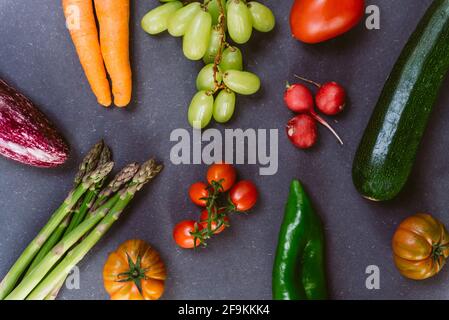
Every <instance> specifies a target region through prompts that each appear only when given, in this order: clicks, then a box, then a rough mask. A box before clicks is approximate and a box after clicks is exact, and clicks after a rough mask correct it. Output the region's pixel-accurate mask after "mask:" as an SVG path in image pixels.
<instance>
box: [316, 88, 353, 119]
mask: <svg viewBox="0 0 449 320" xmlns="http://www.w3.org/2000/svg"><path fill="white" fill-rule="evenodd" d="M315 101H316V106H317V108H318V109H319V110H320V111H321V112H322V113H324V114H327V115H329V116H334V115H336V114H339V113H340V112H342V111H343V109H344V108H345V105H346V91H345V89H344V88H343V87H342V86H341V85H339V84H338V83H336V82H334V81H333V82H328V83H325V84H323V85H322V86H321V87H320V89H319V90H318V93H317V94H316V97H315Z"/></svg>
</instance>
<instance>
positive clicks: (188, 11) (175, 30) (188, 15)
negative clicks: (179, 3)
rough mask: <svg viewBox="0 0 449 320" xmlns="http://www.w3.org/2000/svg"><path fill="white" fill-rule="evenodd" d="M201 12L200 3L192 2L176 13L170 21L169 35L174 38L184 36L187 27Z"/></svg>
mask: <svg viewBox="0 0 449 320" xmlns="http://www.w3.org/2000/svg"><path fill="white" fill-rule="evenodd" d="M200 10H201V4H200V3H199V2H192V3H189V4H188V5H186V6H185V7H184V8H181V9H179V10H178V11H176V12H175V14H174V15H173V16H172V17H171V18H169V19H168V33H170V34H171V35H172V36H173V37H180V36H183V35H184V33H185V32H186V29H187V26H188V25H189V23H190V22H191V21H192V20H193V18H194V17H195V16H196V14H197V13H198V12H200Z"/></svg>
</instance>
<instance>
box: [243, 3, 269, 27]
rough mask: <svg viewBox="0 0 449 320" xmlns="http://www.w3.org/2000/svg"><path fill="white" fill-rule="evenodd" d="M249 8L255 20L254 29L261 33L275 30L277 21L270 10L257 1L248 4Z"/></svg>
mask: <svg viewBox="0 0 449 320" xmlns="http://www.w3.org/2000/svg"><path fill="white" fill-rule="evenodd" d="M248 8H249V12H250V13H251V17H252V19H253V27H254V29H256V30H257V31H260V32H269V31H271V30H273V28H274V25H275V24H276V20H275V18H274V14H273V12H272V11H271V10H270V8H268V7H267V6H264V5H263V4H261V3H259V2H256V1H252V2H250V3H248Z"/></svg>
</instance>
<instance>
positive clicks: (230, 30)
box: [142, 0, 276, 129]
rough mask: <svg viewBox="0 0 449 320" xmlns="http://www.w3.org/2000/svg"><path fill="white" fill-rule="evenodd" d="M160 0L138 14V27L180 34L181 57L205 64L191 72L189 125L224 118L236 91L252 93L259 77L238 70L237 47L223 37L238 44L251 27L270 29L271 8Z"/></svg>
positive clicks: (238, 0)
mask: <svg viewBox="0 0 449 320" xmlns="http://www.w3.org/2000/svg"><path fill="white" fill-rule="evenodd" d="M160 1H161V2H164V3H163V4H161V5H160V6H158V7H156V8H154V9H152V10H151V11H149V12H148V13H147V14H146V15H145V16H144V17H143V19H142V28H143V30H144V31H145V32H147V33H149V34H151V35H155V34H158V33H161V32H164V31H166V30H167V31H168V33H169V34H170V35H172V36H173V37H182V50H183V53H184V56H185V57H186V58H187V59H189V60H201V59H202V60H203V62H204V64H205V66H204V67H203V68H202V69H201V70H200V72H199V74H198V76H197V79H196V88H197V90H198V92H197V93H196V94H195V95H194V97H193V98H192V101H191V102H190V106H189V110H188V121H189V123H190V125H191V126H192V127H194V128H197V129H202V128H205V127H206V126H207V125H209V123H210V122H211V120H212V118H213V119H214V120H215V121H216V122H218V123H226V122H228V121H229V120H230V119H231V118H232V116H233V114H234V110H235V103H236V93H237V94H241V95H252V94H255V93H256V92H257V91H259V89H260V79H259V77H258V76H257V75H255V74H254V73H251V72H248V71H244V70H243V57H242V52H241V51H240V49H239V48H237V47H236V46H235V45H232V44H230V43H229V42H228V41H227V39H228V38H230V39H231V40H232V42H233V43H235V44H244V43H246V42H248V41H249V40H250V38H251V35H252V33H253V29H254V30H257V31H259V32H270V31H271V30H273V28H274V27H275V23H276V22H275V17H274V14H273V12H272V11H271V10H270V9H269V8H268V7H266V6H265V5H263V4H261V3H259V2H256V1H251V2H247V1H245V0H227V1H226V0H204V2H202V3H200V2H197V1H186V2H184V3H183V2H181V1H178V0H160Z"/></svg>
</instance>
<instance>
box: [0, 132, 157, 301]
mask: <svg viewBox="0 0 449 320" xmlns="http://www.w3.org/2000/svg"><path fill="white" fill-rule="evenodd" d="M111 160H112V155H111V151H110V149H109V147H108V146H107V145H106V144H105V143H104V142H103V141H100V142H99V143H97V144H96V145H95V146H94V147H93V148H92V149H91V150H90V151H89V153H88V154H87V155H86V157H85V158H84V160H83V162H82V163H81V165H80V167H79V171H78V173H77V175H76V176H75V179H74V188H73V190H72V191H71V192H70V193H69V195H68V197H67V198H66V199H65V201H64V202H63V203H62V205H61V206H60V207H59V208H58V209H57V210H56V211H55V212H54V213H53V215H52V216H51V217H50V220H49V221H48V222H47V224H46V225H45V226H44V227H43V228H42V230H41V231H40V232H39V234H38V235H37V236H36V238H34V239H33V240H32V241H31V243H30V244H29V245H28V247H27V248H26V249H25V251H23V253H22V254H21V255H20V257H19V258H18V259H17V261H16V262H15V263H14V265H13V266H12V267H11V269H10V270H9V272H8V273H7V275H6V276H5V277H4V279H3V280H2V282H1V283H0V300H3V299H6V300H23V299H30V300H43V299H48V300H50V299H55V298H56V296H57V294H58V292H59V289H60V288H61V287H62V286H63V284H64V282H65V279H66V277H67V275H68V274H69V273H70V271H71V270H72V268H73V267H74V266H75V265H76V264H77V263H78V262H79V261H81V259H82V258H83V257H84V256H85V255H86V254H87V253H88V252H89V250H90V249H91V248H92V247H93V246H94V245H95V244H96V243H97V242H98V241H99V240H100V238H101V237H102V236H103V235H104V234H105V233H106V231H107V230H108V229H109V228H110V227H111V225H112V224H113V223H114V222H115V221H116V220H117V219H118V218H119V217H120V214H121V213H122V211H123V210H124V209H125V207H126V206H127V205H128V204H129V202H130V201H131V200H132V199H133V198H134V195H135V194H136V193H137V191H139V190H140V189H141V188H142V187H143V186H144V185H145V184H146V183H147V182H149V181H150V180H152V179H153V178H154V177H155V176H156V175H157V174H158V173H159V172H160V171H161V170H162V165H158V164H156V162H155V161H154V160H149V161H147V162H145V163H144V164H142V165H141V166H140V165H138V164H137V163H131V164H129V165H127V166H126V167H125V168H123V169H122V170H121V171H120V172H119V173H118V174H117V175H116V176H115V177H114V178H113V179H112V180H111V181H110V182H109V183H108V184H106V182H107V181H106V180H107V177H108V175H109V174H110V173H111V171H112V168H113V166H114V163H113V162H112V161H111Z"/></svg>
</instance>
